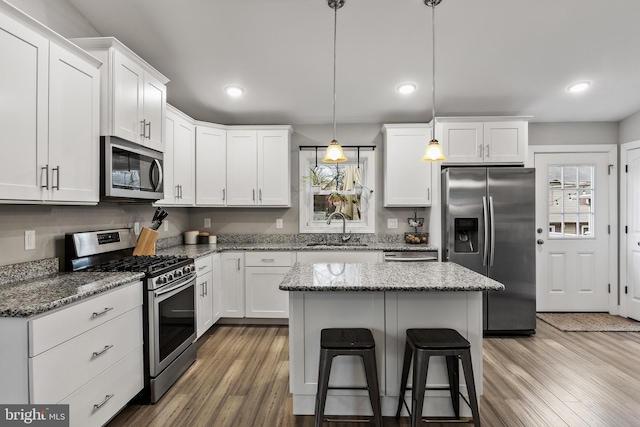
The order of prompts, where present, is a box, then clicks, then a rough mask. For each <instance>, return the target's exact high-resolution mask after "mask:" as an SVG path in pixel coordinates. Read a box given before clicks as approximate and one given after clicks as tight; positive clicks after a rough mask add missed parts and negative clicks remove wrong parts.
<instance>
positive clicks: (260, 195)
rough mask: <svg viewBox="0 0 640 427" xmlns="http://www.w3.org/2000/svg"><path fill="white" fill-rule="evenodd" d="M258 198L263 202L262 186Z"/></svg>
mask: <svg viewBox="0 0 640 427" xmlns="http://www.w3.org/2000/svg"><path fill="white" fill-rule="evenodd" d="M258 200H260V201H261V202H262V188H261V189H259V190H258Z"/></svg>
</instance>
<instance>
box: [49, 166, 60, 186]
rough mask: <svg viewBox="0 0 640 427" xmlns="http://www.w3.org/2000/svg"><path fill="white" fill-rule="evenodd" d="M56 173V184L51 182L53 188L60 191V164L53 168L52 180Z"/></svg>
mask: <svg viewBox="0 0 640 427" xmlns="http://www.w3.org/2000/svg"><path fill="white" fill-rule="evenodd" d="M54 171H55V173H56V185H53V184H51V189H52V190H53V189H54V188H55V189H56V190H58V191H60V166H56V167H55V168H52V169H51V181H53V173H54Z"/></svg>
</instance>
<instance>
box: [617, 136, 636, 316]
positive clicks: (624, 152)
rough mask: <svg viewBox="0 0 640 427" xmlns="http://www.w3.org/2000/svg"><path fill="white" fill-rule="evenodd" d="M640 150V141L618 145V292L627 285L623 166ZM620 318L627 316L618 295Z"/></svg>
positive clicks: (621, 295) (625, 177) (625, 205)
mask: <svg viewBox="0 0 640 427" xmlns="http://www.w3.org/2000/svg"><path fill="white" fill-rule="evenodd" d="M638 148H640V140H638V141H630V142H626V143H624V144H621V145H620V168H619V180H620V230H619V245H620V247H619V252H620V263H619V265H620V271H619V273H620V290H621V291H622V289H623V287H624V286H625V285H626V283H627V238H626V233H625V231H624V226H625V225H626V224H627V223H628V221H627V197H626V196H627V184H628V183H627V174H626V173H625V172H624V171H623V169H624V166H626V165H627V160H628V158H629V151H631V150H636V149H638ZM619 314H620V315H621V316H627V298H626V294H624V293H623V292H621V293H620V312H619Z"/></svg>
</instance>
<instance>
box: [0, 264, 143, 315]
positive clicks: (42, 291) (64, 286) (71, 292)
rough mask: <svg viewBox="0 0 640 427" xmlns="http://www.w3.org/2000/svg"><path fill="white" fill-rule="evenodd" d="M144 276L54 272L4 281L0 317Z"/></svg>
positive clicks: (74, 298) (53, 305)
mask: <svg viewBox="0 0 640 427" xmlns="http://www.w3.org/2000/svg"><path fill="white" fill-rule="evenodd" d="M143 277H144V273H130V272H125V273H81V272H78V273H53V274H47V275H44V276H40V277H35V278H31V279H27V280H22V281H17V282H10V283H3V284H0V317H29V316H33V315H36V314H40V313H44V312H46V311H49V310H52V309H54V308H57V307H61V306H64V305H67V304H71V303H73V302H76V301H79V300H81V299H84V298H87V297H90V296H92V295H96V294H99V293H101V292H104V291H107V290H109V289H113V288H116V287H118V286H122V285H125V284H128V283H131V282H135V281H136V280H140V279H142V278H143Z"/></svg>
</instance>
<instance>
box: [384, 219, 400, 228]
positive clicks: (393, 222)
mask: <svg viewBox="0 0 640 427" xmlns="http://www.w3.org/2000/svg"><path fill="white" fill-rule="evenodd" d="M387 228H398V218H389V219H387Z"/></svg>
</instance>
